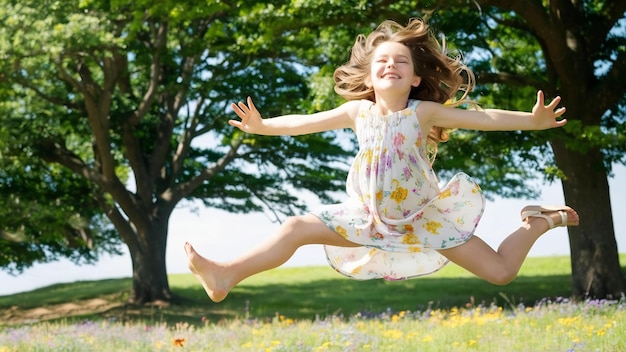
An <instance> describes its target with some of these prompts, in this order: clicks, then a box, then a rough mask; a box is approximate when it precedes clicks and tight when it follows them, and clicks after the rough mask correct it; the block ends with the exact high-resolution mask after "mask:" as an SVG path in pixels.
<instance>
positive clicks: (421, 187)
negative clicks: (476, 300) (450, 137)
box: [313, 100, 485, 280]
mask: <svg viewBox="0 0 626 352" xmlns="http://www.w3.org/2000/svg"><path fill="white" fill-rule="evenodd" d="M418 104H419V101H414V100H411V101H409V104H408V107H407V108H406V109H404V110H402V111H398V112H395V113H392V114H389V115H378V114H377V113H374V112H373V110H374V109H372V106H373V103H372V102H371V101H368V100H363V101H361V107H360V109H359V115H358V117H357V119H356V134H357V139H358V142H359V152H358V153H357V155H356V157H355V159H354V161H353V163H352V166H351V168H350V172H349V174H348V180H347V184H346V189H347V193H348V199H347V200H346V201H345V202H343V203H340V204H333V205H326V206H322V207H320V209H318V210H317V211H314V212H313V214H314V215H316V216H317V217H319V218H320V219H321V220H322V221H323V222H324V223H325V224H326V225H327V226H328V227H330V228H331V229H332V230H333V231H335V232H337V233H338V234H339V235H341V236H343V237H345V238H346V239H348V240H350V241H351V242H355V243H359V244H362V245H363V246H362V247H353V248H343V247H335V246H325V247H324V249H325V251H326V255H327V258H328V261H329V263H330V265H331V266H332V267H333V268H334V269H335V270H337V271H338V272H340V273H341V274H344V275H346V276H348V277H351V278H354V279H359V280H366V279H374V278H384V279H387V280H403V279H407V278H410V277H415V276H420V275H426V274H430V273H432V272H435V271H437V270H439V269H440V268H442V267H443V266H444V265H445V264H446V263H447V262H448V260H447V259H446V258H445V257H444V256H442V255H441V254H439V252H437V249H445V248H451V247H455V246H458V245H460V244H463V243H465V242H466V241H467V240H468V239H469V238H470V237H471V236H472V234H473V233H474V230H475V229H476V226H477V225H478V221H479V220H480V218H481V216H482V214H483V211H484V207H485V199H484V196H483V194H482V191H481V190H480V187H479V186H478V184H476V183H475V182H474V181H473V180H472V179H471V178H470V177H469V176H467V175H466V174H463V173H459V174H457V175H455V176H454V177H453V178H452V179H451V180H450V182H449V183H448V184H447V185H446V186H444V187H443V188H440V187H439V185H438V179H437V176H436V174H435V172H434V171H433V169H432V167H431V164H430V162H429V160H428V158H427V154H426V138H423V137H422V133H421V128H420V126H419V122H418V119H417V115H416V113H415V108H416V107H417V105H418Z"/></svg>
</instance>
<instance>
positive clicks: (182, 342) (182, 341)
mask: <svg viewBox="0 0 626 352" xmlns="http://www.w3.org/2000/svg"><path fill="white" fill-rule="evenodd" d="M172 343H173V344H174V346H178V347H184V346H185V339H184V338H183V339H174V341H172Z"/></svg>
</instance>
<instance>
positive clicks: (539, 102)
mask: <svg viewBox="0 0 626 352" xmlns="http://www.w3.org/2000/svg"><path fill="white" fill-rule="evenodd" d="M537 105H539V106H543V105H544V99H543V91H542V90H538V91H537Z"/></svg>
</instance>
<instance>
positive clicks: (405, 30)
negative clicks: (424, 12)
mask: <svg viewBox="0 0 626 352" xmlns="http://www.w3.org/2000/svg"><path fill="white" fill-rule="evenodd" d="M384 42H396V43H401V44H404V45H405V46H406V47H408V48H409V50H410V51H411V56H412V59H413V68H414V71H415V74H416V75H417V76H419V77H421V79H422V80H421V82H420V84H419V86H417V87H413V88H412V89H411V92H410V94H409V98H410V99H417V100H428V101H434V102H437V103H441V104H445V105H446V106H450V107H457V106H459V105H461V104H464V103H472V104H473V102H471V101H470V100H469V99H468V98H467V96H468V94H469V92H470V91H471V90H472V89H473V88H474V74H473V73H472V71H471V70H470V69H469V67H467V66H466V65H465V64H463V62H461V58H460V57H459V56H457V57H451V56H449V55H448V53H447V49H446V46H445V39H443V40H442V44H441V43H439V41H438V40H437V38H436V37H435V36H434V35H433V33H432V32H431V30H430V27H429V26H428V25H427V24H426V23H425V22H424V21H423V20H421V19H416V18H414V19H411V20H410V21H409V23H408V24H407V26H406V27H404V26H402V25H400V24H398V23H396V22H394V21H391V20H387V21H384V22H383V23H381V24H380V25H379V26H378V28H376V30H375V31H373V32H372V33H370V34H369V35H368V36H367V37H366V36H364V35H363V34H359V35H358V36H357V38H356V41H355V43H354V45H353V46H352V49H351V51H350V60H349V61H348V62H347V63H345V64H343V65H342V66H339V67H338V68H337V69H336V70H335V73H334V75H333V78H334V80H335V92H337V94H339V95H340V96H342V97H343V98H344V99H346V100H360V99H366V100H370V101H373V102H376V97H375V95H374V89H373V88H372V87H368V86H367V85H366V84H365V82H366V81H367V79H368V76H369V74H370V64H371V61H372V55H373V53H374V50H375V49H376V47H377V46H378V45H379V44H381V43H384ZM449 133H450V129H445V128H442V127H439V126H434V127H432V128H431V130H430V131H429V133H428V138H427V142H426V144H427V149H428V153H429V159H430V161H431V162H433V161H434V159H435V156H436V154H437V144H438V143H439V142H445V141H447V140H448V138H449Z"/></svg>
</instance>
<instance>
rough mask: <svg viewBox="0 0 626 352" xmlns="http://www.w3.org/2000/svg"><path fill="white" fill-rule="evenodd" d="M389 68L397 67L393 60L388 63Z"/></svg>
mask: <svg viewBox="0 0 626 352" xmlns="http://www.w3.org/2000/svg"><path fill="white" fill-rule="evenodd" d="M387 67H396V63H395V62H394V61H393V60H389V61H387Z"/></svg>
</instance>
